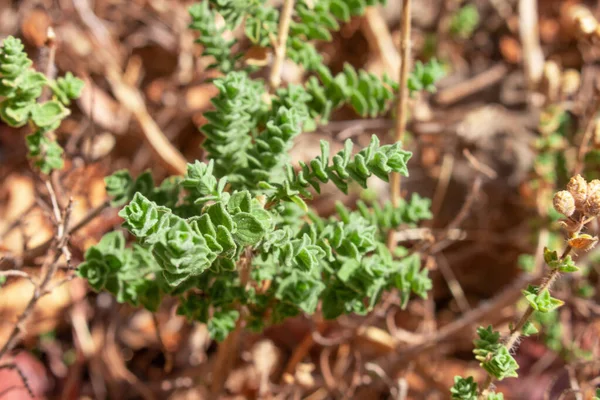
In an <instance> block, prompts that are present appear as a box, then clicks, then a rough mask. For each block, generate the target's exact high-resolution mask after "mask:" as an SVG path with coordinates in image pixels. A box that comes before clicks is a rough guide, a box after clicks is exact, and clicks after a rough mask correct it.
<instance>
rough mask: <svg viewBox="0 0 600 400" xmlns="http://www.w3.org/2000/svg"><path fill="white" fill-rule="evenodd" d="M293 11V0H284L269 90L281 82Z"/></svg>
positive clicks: (275, 87)
mask: <svg viewBox="0 0 600 400" xmlns="http://www.w3.org/2000/svg"><path fill="white" fill-rule="evenodd" d="M293 11H294V0H285V2H284V3H283V10H282V11H281V17H280V19H279V29H278V35H277V43H276V46H275V61H274V62H273V68H271V75H270V76H269V83H270V86H271V90H272V91H274V90H275V89H277V88H278V87H279V85H280V84H281V69H282V68H283V61H284V60H285V49H286V44H287V39H288V34H289V32H290V22H291V21H292V12H293Z"/></svg>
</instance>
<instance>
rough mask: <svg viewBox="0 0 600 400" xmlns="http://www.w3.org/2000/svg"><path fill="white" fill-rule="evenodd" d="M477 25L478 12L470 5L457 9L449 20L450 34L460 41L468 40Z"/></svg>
mask: <svg viewBox="0 0 600 400" xmlns="http://www.w3.org/2000/svg"><path fill="white" fill-rule="evenodd" d="M477 25H479V11H477V7H475V6H474V5H472V4H467V5H465V6H463V7H461V8H459V9H458V10H457V11H456V12H455V13H454V15H452V19H451V20H450V33H452V35H454V36H456V37H458V38H460V39H469V38H470V37H471V36H473V32H475V29H477Z"/></svg>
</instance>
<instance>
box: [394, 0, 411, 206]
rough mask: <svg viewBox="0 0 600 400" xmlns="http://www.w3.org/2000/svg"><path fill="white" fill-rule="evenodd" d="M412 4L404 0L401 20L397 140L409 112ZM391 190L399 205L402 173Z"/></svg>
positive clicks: (401, 133) (395, 177)
mask: <svg viewBox="0 0 600 400" xmlns="http://www.w3.org/2000/svg"><path fill="white" fill-rule="evenodd" d="M410 5H411V0H402V14H401V17H400V21H401V23H402V32H401V37H400V52H401V53H402V59H401V60H400V79H399V86H398V105H397V109H396V136H395V139H396V141H397V142H399V141H402V139H403V138H404V131H405V130H406V119H407V113H408V85H407V81H408V69H409V64H410V50H411V46H410ZM390 192H391V197H392V204H393V205H394V207H397V206H398V203H399V202H400V197H401V196H400V174H397V173H393V174H392V176H391V185H390Z"/></svg>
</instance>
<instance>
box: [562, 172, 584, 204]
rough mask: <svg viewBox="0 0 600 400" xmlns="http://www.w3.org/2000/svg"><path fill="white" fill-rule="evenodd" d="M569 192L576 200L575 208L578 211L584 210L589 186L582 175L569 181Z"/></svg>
mask: <svg viewBox="0 0 600 400" xmlns="http://www.w3.org/2000/svg"><path fill="white" fill-rule="evenodd" d="M567 190H568V191H569V192H570V193H571V195H573V198H574V199H575V207H577V208H578V209H581V208H583V206H584V205H585V200H586V198H587V193H588V184H587V182H586V181H585V179H583V177H582V176H581V175H575V176H574V177H572V178H571V180H569V183H568V184H567Z"/></svg>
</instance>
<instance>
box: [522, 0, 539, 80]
mask: <svg viewBox="0 0 600 400" xmlns="http://www.w3.org/2000/svg"><path fill="white" fill-rule="evenodd" d="M519 36H520V37H521V43H522V45H523V63H524V67H525V77H526V78H527V85H528V86H529V89H530V90H534V89H536V88H537V86H538V84H539V83H540V79H542V74H543V72H544V53H543V52H542V46H541V44H540V34H539V26H538V11H537V0H519Z"/></svg>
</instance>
